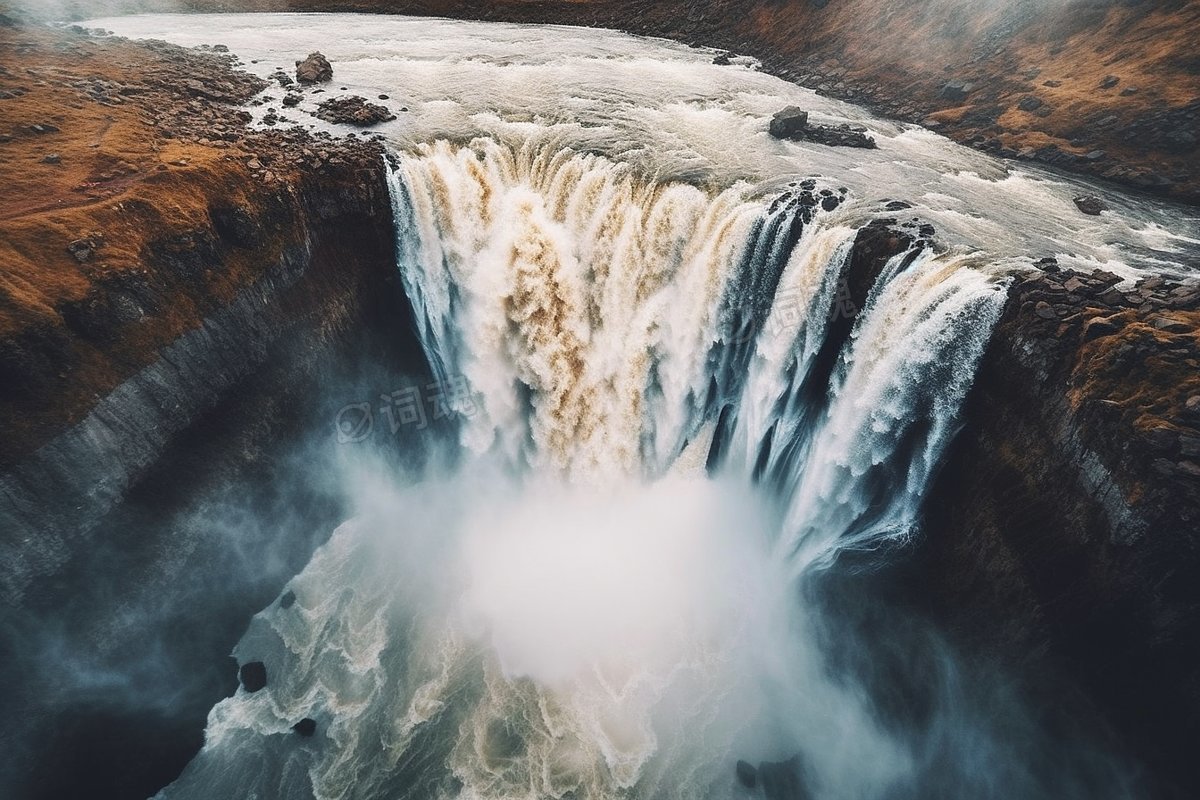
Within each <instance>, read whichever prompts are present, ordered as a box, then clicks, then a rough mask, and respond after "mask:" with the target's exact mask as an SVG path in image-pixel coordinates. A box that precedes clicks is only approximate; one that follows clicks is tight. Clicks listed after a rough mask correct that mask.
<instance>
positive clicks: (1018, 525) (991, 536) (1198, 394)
mask: <svg viewBox="0 0 1200 800" xmlns="http://www.w3.org/2000/svg"><path fill="white" fill-rule="evenodd" d="M1049 266H1050V268H1051V269H1053V265H1049ZM1118 282H1119V279H1118V278H1117V276H1115V275H1105V274H1103V273H1099V274H1094V275H1078V274H1073V273H1071V272H1069V271H1055V272H1050V273H1048V274H1046V275H1044V276H1037V277H1033V278H1028V279H1025V280H1022V281H1020V282H1018V283H1016V284H1015V285H1014V287H1013V289H1012V292H1011V297H1010V302H1009V305H1008V308H1007V310H1006V312H1005V315H1004V317H1003V318H1002V320H1001V322H1000V324H999V326H998V327H997V329H996V333H995V336H994V338H993V341H992V343H991V345H990V347H989V349H988V351H987V353H986V355H985V356H984V359H983V362H982V364H981V367H980V370H979V373H978V376H977V379H976V384H975V387H974V389H973V391H972V394H971V395H970V397H969V398H968V403H967V408H966V412H965V420H964V424H965V427H964V430H963V431H962V432H961V433H960V435H959V436H958V438H957V440H956V443H955V444H954V445H953V447H952V450H951V452H950V454H949V455H948V458H947V463H946V464H945V466H944V468H943V470H942V472H941V476H940V478H939V480H938V481H937V483H936V485H935V486H934V488H933V490H932V491H931V493H930V495H929V497H928V498H927V505H926V513H927V520H926V526H925V530H924V531H923V536H922V537H920V539H919V540H918V542H919V544H918V552H917V553H916V555H915V561H916V562H918V563H919V564H920V572H921V578H920V580H919V581H918V583H919V584H920V589H919V592H917V593H918V594H919V595H920V596H921V597H922V602H923V603H924V604H926V605H927V607H928V609H929V610H930V612H931V613H932V614H933V615H934V616H936V617H937V618H939V619H941V620H943V621H946V622H948V623H949V624H950V626H951V627H952V628H953V629H955V630H956V631H957V634H958V635H959V636H960V637H961V638H962V639H963V640H964V641H966V642H967V643H969V644H970V645H971V646H972V648H976V647H978V648H982V649H984V650H985V651H986V652H991V653H993V654H998V655H1000V656H1001V657H1002V658H1004V659H1009V660H1011V659H1013V658H1018V659H1020V660H1021V661H1023V662H1024V666H1025V667H1027V668H1028V669H1030V670H1033V671H1042V670H1046V669H1051V670H1061V671H1063V672H1065V674H1067V675H1069V676H1070V678H1071V679H1072V680H1073V681H1075V682H1078V683H1079V684H1080V685H1081V686H1083V687H1084V688H1085V690H1086V691H1087V692H1088V694H1089V695H1090V696H1091V698H1092V700H1093V701H1095V703H1096V704H1097V706H1098V707H1099V708H1100V709H1102V711H1103V712H1104V713H1105V714H1106V716H1107V717H1108V719H1109V721H1110V722H1111V723H1112V725H1113V727H1114V728H1115V729H1116V731H1117V732H1118V734H1119V735H1121V736H1123V737H1124V738H1125V739H1126V740H1127V743H1128V744H1129V746H1131V747H1132V748H1133V749H1134V751H1135V752H1138V754H1139V755H1140V756H1141V757H1142V758H1144V759H1146V761H1147V762H1148V763H1149V764H1150V765H1151V766H1152V769H1153V771H1155V772H1157V773H1159V774H1162V775H1166V776H1168V778H1167V780H1166V783H1167V784H1172V783H1173V784H1174V786H1170V785H1168V786H1165V787H1161V789H1160V791H1162V792H1164V794H1165V795H1166V796H1181V797H1183V796H1194V794H1193V793H1194V791H1195V790H1196V787H1198V786H1200V769H1198V768H1197V765H1196V763H1195V760H1194V758H1193V756H1192V754H1191V745H1190V743H1192V742H1195V741H1196V738H1197V736H1200V659H1198V658H1197V656H1200V649H1198V648H1200V581H1198V580H1197V576H1200V541H1198V539H1197V537H1198V535H1200V414H1198V413H1197V411H1198V410H1200V282H1197V281H1196V280H1195V279H1192V280H1187V281H1168V280H1164V279H1163V278H1150V279H1146V280H1143V281H1142V282H1140V283H1139V284H1138V285H1137V286H1136V287H1133V288H1130V289H1118V288H1115V285H1116V284H1118ZM1014 654H1019V655H1017V656H1014Z"/></svg>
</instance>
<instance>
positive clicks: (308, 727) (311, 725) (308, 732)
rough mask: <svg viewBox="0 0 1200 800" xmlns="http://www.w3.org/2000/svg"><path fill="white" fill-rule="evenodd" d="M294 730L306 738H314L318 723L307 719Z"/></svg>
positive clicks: (295, 726)
mask: <svg viewBox="0 0 1200 800" xmlns="http://www.w3.org/2000/svg"><path fill="white" fill-rule="evenodd" d="M292 730H294V731H295V732H296V733H298V734H300V735H301V736H304V737H309V736H312V735H313V734H314V733H316V732H317V721H316V720H315V719H310V718H309V717H305V718H304V719H302V720H300V721H299V722H297V723H296V724H295V725H293V726H292Z"/></svg>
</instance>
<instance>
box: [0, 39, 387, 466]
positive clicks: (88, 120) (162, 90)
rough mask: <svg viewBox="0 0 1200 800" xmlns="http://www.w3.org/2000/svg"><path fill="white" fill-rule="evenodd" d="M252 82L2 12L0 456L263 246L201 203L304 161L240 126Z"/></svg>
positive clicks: (157, 345)
mask: <svg viewBox="0 0 1200 800" xmlns="http://www.w3.org/2000/svg"><path fill="white" fill-rule="evenodd" d="M189 81H190V83H189ZM259 86H260V82H259V81H258V79H256V78H253V77H252V76H249V75H247V74H244V73H236V72H234V71H232V70H230V69H229V67H228V65H227V63H226V61H225V60H224V59H223V58H222V57H220V56H217V55H215V54H206V53H200V52H195V51H186V50H182V49H180V48H174V47H170V46H166V45H142V44H138V43H132V42H126V41H120V40H93V39H89V38H87V37H84V36H80V35H77V34H74V33H71V32H69V31H64V30H57V31H56V30H49V29H45V28H40V27H36V26H14V25H11V24H9V25H0V185H3V186H4V189H5V191H4V192H3V193H0V423H3V425H2V426H0V427H2V431H0V432H2V434H3V435H2V437H0V463H11V462H12V461H14V460H15V459H17V458H19V457H20V456H21V454H23V453H25V452H28V451H29V450H30V449H31V448H33V447H36V446H37V445H38V444H40V443H41V442H43V441H45V438H46V437H47V436H48V435H52V434H53V433H55V432H57V431H58V430H61V429H62V428H63V426H64V425H68V424H71V423H72V422H74V421H77V420H78V419H80V418H81V417H82V416H83V415H84V414H85V413H86V412H87V411H88V410H89V409H90V408H91V407H92V405H93V404H94V403H95V402H96V400H98V399H99V398H100V397H102V396H104V395H105V394H107V393H108V392H109V391H111V390H112V389H113V388H115V387H116V386H117V385H118V384H119V383H120V382H121V381H122V380H124V379H125V378H127V377H128V376H129V375H131V374H132V373H133V372H134V371H136V370H137V369H140V368H141V367H143V366H145V365H147V364H149V363H150V362H152V361H153V360H154V358H155V357H156V355H157V352H158V350H159V349H161V348H162V347H163V346H165V345H166V344H169V343H170V342H172V341H174V340H175V339H176V338H177V337H178V336H179V335H180V334H181V333H183V332H184V331H186V330H189V329H192V328H195V327H197V326H199V325H200V324H201V322H202V321H203V320H204V318H205V317H206V316H207V315H208V314H210V313H211V312H212V311H213V310H214V309H216V308H219V307H220V306H222V305H224V304H225V303H227V302H229V301H230V300H231V299H232V298H233V297H234V296H235V295H236V294H237V292H238V291H239V290H240V289H242V288H244V287H245V286H247V285H248V284H250V283H251V282H253V281H254V280H255V278H256V277H258V276H259V275H260V274H262V273H263V271H264V270H265V269H267V268H268V267H269V266H270V265H271V264H273V263H275V262H277V261H278V259H279V256H280V253H281V252H282V248H283V247H284V241H283V239H284V235H285V233H286V231H284V230H282V229H280V230H268V231H260V232H259V233H260V234H261V236H260V237H259V238H258V239H257V240H256V241H254V242H253V243H249V244H248V245H247V246H238V247H233V248H228V247H224V246H223V245H221V243H220V242H218V241H217V240H216V239H215V238H214V235H213V230H214V221H213V220H214V217H213V214H214V209H217V210H218V211H219V210H220V209H229V208H233V209H237V208H247V209H256V208H259V209H261V208H265V207H269V206H270V205H271V203H272V202H273V201H274V200H276V199H277V197H278V195H279V194H280V192H281V191H287V192H294V191H295V188H294V187H295V186H296V185H298V184H299V182H300V181H301V180H303V176H304V175H305V174H307V173H308V170H306V169H302V167H301V165H300V164H298V163H297V159H306V160H309V161H312V162H314V163H319V161H318V159H319V153H317V152H314V150H310V149H309V147H310V145H311V147H312V148H315V150H319V149H320V148H319V146H318V145H317V144H315V143H312V142H302V141H299V138H298V137H299V135H296V134H282V133H281V134H272V133H250V132H249V131H248V130H246V129H245V127H244V122H243V119H244V118H243V117H242V116H241V114H242V112H241V111H240V110H239V109H240V105H241V104H242V103H243V102H244V101H245V100H246V99H247V98H249V97H250V96H251V95H252V94H253V93H254V92H256V91H257V90H258V88H259ZM39 128H40V129H41V131H42V132H38V131H39ZM289 137H290V138H289ZM329 146H334V145H333V144H332V143H330V144H329ZM305 154H307V155H305ZM48 157H49V158H48ZM371 158H372V159H374V158H375V156H371ZM312 172H313V173H315V172H317V170H316V169H313V170H312ZM83 248H87V250H85V249H83ZM72 249H74V250H75V253H72ZM88 250H90V251H91V252H88ZM76 254H78V255H76ZM213 261H215V262H218V263H219V265H220V266H219V268H216V269H213V268H209V267H208V266H199V265H200V263H201V262H205V263H206V264H207V263H211V262H213ZM190 264H195V265H196V266H195V267H194V268H192V267H190V266H188V265H190Z"/></svg>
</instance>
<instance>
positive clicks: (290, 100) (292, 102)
mask: <svg viewBox="0 0 1200 800" xmlns="http://www.w3.org/2000/svg"><path fill="white" fill-rule="evenodd" d="M302 99H303V98H302V97H301V96H300V95H298V94H295V93H294V92H292V93H289V94H286V95H284V96H283V105H284V107H285V108H294V107H296V106H298V105H300V101H301V100H302Z"/></svg>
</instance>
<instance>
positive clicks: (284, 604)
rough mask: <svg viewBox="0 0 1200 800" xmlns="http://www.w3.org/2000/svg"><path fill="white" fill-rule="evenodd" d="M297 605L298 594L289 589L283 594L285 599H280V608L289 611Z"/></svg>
mask: <svg viewBox="0 0 1200 800" xmlns="http://www.w3.org/2000/svg"><path fill="white" fill-rule="evenodd" d="M295 604H296V593H295V592H293V591H292V590H291V589H288V590H287V591H286V592H284V593H283V597H281V598H279V607H280V608H282V609H284V610H287V609H289V608H291V607H292V606H294V605H295Z"/></svg>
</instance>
